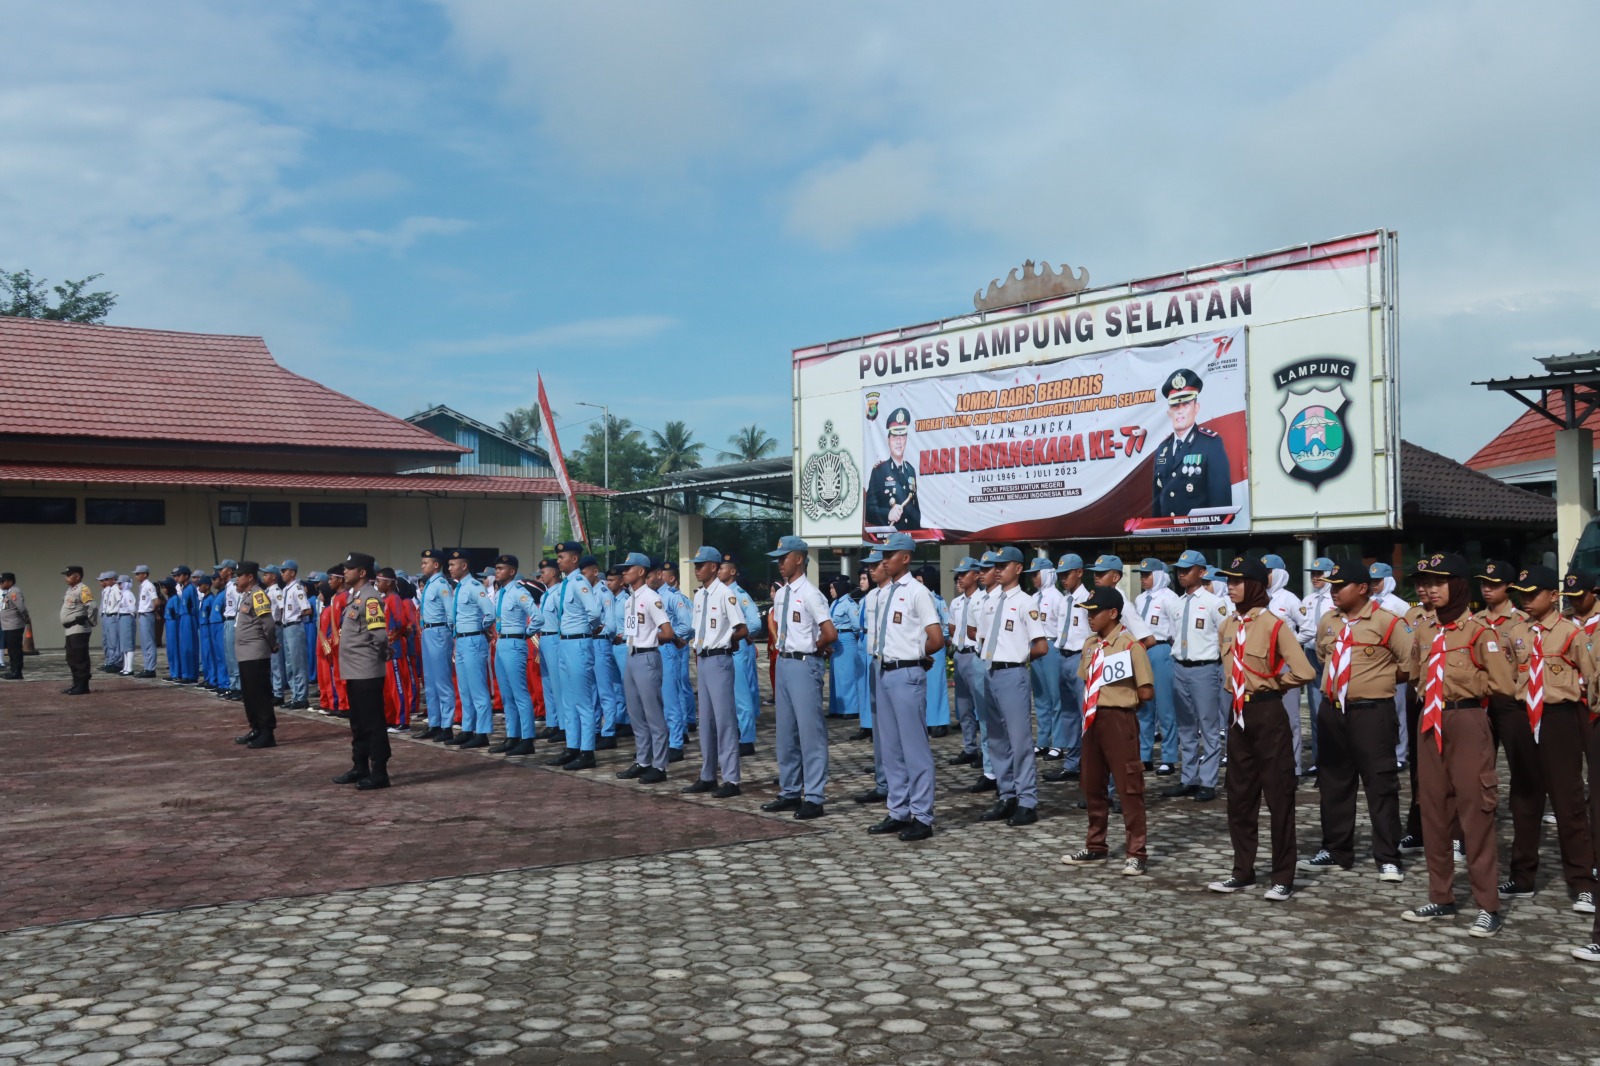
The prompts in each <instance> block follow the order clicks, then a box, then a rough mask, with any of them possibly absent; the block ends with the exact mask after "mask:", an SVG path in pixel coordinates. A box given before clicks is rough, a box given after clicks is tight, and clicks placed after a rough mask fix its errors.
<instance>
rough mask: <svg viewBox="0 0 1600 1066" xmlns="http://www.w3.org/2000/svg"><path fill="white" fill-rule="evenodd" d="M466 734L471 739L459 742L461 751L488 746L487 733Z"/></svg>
mask: <svg viewBox="0 0 1600 1066" xmlns="http://www.w3.org/2000/svg"><path fill="white" fill-rule="evenodd" d="M467 735H468V736H470V737H471V738H472V739H471V740H463V741H462V742H461V750H462V751H466V750H467V749H468V748H487V747H488V746H489V734H488V733H469V734H467ZM385 780H387V778H385Z"/></svg>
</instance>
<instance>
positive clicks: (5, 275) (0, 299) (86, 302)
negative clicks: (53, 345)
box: [0, 270, 117, 324]
mask: <svg viewBox="0 0 1600 1066" xmlns="http://www.w3.org/2000/svg"><path fill="white" fill-rule="evenodd" d="M102 277H104V275H103V274H90V275H89V276H88V277H86V278H83V279H81V280H79V281H68V282H65V283H63V284H61V285H52V286H50V287H49V289H46V285H48V284H49V283H48V281H47V280H46V279H44V278H35V277H34V276H33V272H32V271H29V270H18V271H14V272H11V271H6V270H0V315H7V316H10V317H12V318H43V319H49V320H51V321H55V322H91V323H96V324H98V323H102V322H104V321H105V320H106V315H108V314H110V313H111V308H112V307H114V306H116V303H117V294H116V293H114V292H103V291H102V292H85V291H84V290H85V289H87V288H88V287H89V286H90V285H92V284H94V282H96V281H98V280H100V278H102ZM52 292H53V293H55V296H56V299H55V303H54V304H53V305H52V304H51V302H50V293H52Z"/></svg>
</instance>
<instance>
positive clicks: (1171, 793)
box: [1156, 785, 1200, 799]
mask: <svg viewBox="0 0 1600 1066" xmlns="http://www.w3.org/2000/svg"><path fill="white" fill-rule="evenodd" d="M1199 791H1200V786H1199V785H1173V786H1172V787H1170V788H1164V789H1162V790H1161V791H1160V792H1158V793H1156V795H1158V796H1161V797H1162V798H1164V799H1177V798H1178V797H1180V796H1192V795H1194V794H1195V793H1196V792H1199Z"/></svg>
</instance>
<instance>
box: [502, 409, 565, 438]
mask: <svg viewBox="0 0 1600 1066" xmlns="http://www.w3.org/2000/svg"><path fill="white" fill-rule="evenodd" d="M554 413H555V412H553V411H552V412H551V414H554ZM499 429H500V432H502V433H504V434H505V435H506V436H508V437H515V438H516V439H517V440H520V441H531V442H532V443H534V444H538V443H539V434H540V433H541V432H542V431H543V430H544V419H543V418H542V417H541V416H540V414H539V408H538V407H537V406H536V405H532V404H530V405H529V406H527V407H513V408H512V409H511V410H509V411H507V412H506V413H505V414H503V415H501V416H500V426H499Z"/></svg>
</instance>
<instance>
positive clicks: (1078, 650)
mask: <svg viewBox="0 0 1600 1066" xmlns="http://www.w3.org/2000/svg"><path fill="white" fill-rule="evenodd" d="M1056 576H1057V577H1058V578H1060V579H1061V609H1060V616H1059V617H1058V618H1057V619H1056V628H1055V630H1054V631H1053V632H1052V633H1051V637H1052V638H1053V643H1054V645H1055V648H1056V651H1057V653H1058V654H1059V655H1060V657H1061V669H1060V673H1061V686H1060V695H1061V713H1060V715H1059V716H1058V717H1057V726H1056V735H1055V736H1054V737H1052V738H1051V741H1050V746H1051V747H1054V748H1060V749H1061V768H1060V769H1058V770H1055V771H1053V772H1051V773H1048V774H1045V775H1044V779H1045V780H1046V781H1056V782H1060V781H1076V780H1077V779H1078V771H1079V767H1080V765H1081V761H1082V754H1083V679H1082V678H1080V677H1079V676H1078V662H1079V660H1080V659H1081V657H1082V655H1083V645H1084V642H1085V641H1087V640H1088V639H1089V616H1088V615H1087V614H1086V613H1085V612H1084V609H1083V603H1084V601H1085V600H1087V599H1088V598H1089V588H1088V586H1086V585H1085V584H1084V583H1083V559H1082V558H1081V557H1080V556H1079V555H1078V554H1077V553H1075V552H1067V553H1066V554H1065V555H1063V556H1062V557H1061V558H1059V559H1057V560H1056Z"/></svg>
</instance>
